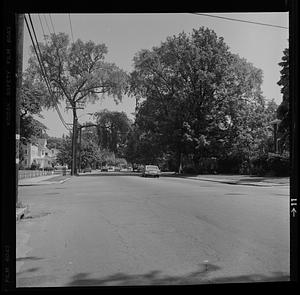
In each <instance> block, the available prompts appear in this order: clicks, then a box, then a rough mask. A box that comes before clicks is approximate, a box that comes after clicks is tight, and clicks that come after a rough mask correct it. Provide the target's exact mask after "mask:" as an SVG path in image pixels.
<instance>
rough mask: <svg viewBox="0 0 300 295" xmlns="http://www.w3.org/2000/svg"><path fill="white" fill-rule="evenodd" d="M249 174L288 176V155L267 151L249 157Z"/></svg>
mask: <svg viewBox="0 0 300 295" xmlns="http://www.w3.org/2000/svg"><path fill="white" fill-rule="evenodd" d="M251 174H256V175H260V176H264V175H267V174H268V175H273V176H289V175H290V157H289V155H288V154H287V153H283V154H281V155H280V154H274V153H268V154H265V155H259V156H256V157H254V158H253V159H251Z"/></svg>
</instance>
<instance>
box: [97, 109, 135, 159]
mask: <svg viewBox="0 0 300 295" xmlns="http://www.w3.org/2000/svg"><path fill="white" fill-rule="evenodd" d="M94 116H95V117H96V120H97V125H98V127H97V135H98V144H99V146H100V147H101V149H106V150H109V151H111V152H113V153H115V154H116V155H117V156H123V155H124V152H125V148H126V142H127V137H128V134H129V132H130V129H131V124H132V122H131V121H130V120H129V118H128V117H127V115H126V114H125V113H124V112H110V111H108V110H106V109H105V110H103V111H100V112H97V113H95V114H94Z"/></svg>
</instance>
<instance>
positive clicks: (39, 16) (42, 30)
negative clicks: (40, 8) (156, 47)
mask: <svg viewBox="0 0 300 295" xmlns="http://www.w3.org/2000/svg"><path fill="white" fill-rule="evenodd" d="M38 17H39V21H40V24H41V28H42V32H43V37H44V39H45V36H46V34H45V32H44V27H43V24H42V20H41V18H40V15H39V14H38Z"/></svg>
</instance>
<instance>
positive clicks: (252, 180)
mask: <svg viewBox="0 0 300 295" xmlns="http://www.w3.org/2000/svg"><path fill="white" fill-rule="evenodd" d="M178 177H183V178H189V179H195V180H205V181H212V182H219V183H227V184H235V185H250V186H265V187H269V186H289V185H290V178H289V177H261V176H252V175H215V174H212V175H191V176H188V175H182V176H181V175H178Z"/></svg>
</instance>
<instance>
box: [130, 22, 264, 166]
mask: <svg viewBox="0 0 300 295" xmlns="http://www.w3.org/2000/svg"><path fill="white" fill-rule="evenodd" d="M130 81H131V83H130V90H129V91H130V93H131V94H132V95H134V96H135V97H136V98H138V99H141V98H142V99H143V101H142V102H141V103H140V105H139V108H138V113H137V116H136V124H137V126H138V128H139V129H140V130H141V132H143V137H142V138H144V140H143V142H144V143H147V141H148V142H151V143H152V145H153V146H156V147H157V149H155V148H153V147H152V149H151V151H153V152H156V151H157V153H158V154H159V153H160V154H161V155H160V156H162V154H163V153H164V154H172V155H173V156H175V157H176V158H177V165H178V167H179V170H181V166H182V159H183V156H184V155H189V154H190V155H192V158H193V159H194V161H195V163H196V162H197V161H198V160H199V158H201V157H209V156H213V155H216V154H217V155H219V152H220V151H221V150H223V151H225V150H230V148H231V147H232V146H231V144H230V139H234V137H235V136H236V133H237V132H238V128H239V126H240V123H241V119H240V118H239V116H241V112H242V110H244V112H245V115H246V110H247V108H248V107H249V105H253V106H254V105H259V104H262V103H263V98H262V96H261V89H260V85H261V82H262V72H261V70H259V69H257V68H255V67H254V66H253V65H252V64H250V63H248V62H247V61H246V60H245V59H242V58H240V57H239V56H237V55H234V54H232V53H230V51H229V49H228V46H227V45H226V44H225V43H224V40H223V38H219V37H217V35H216V34H215V33H214V32H213V31H211V30H209V29H206V28H204V27H201V28H199V29H198V30H195V29H194V30H193V32H192V33H191V34H186V33H184V32H183V33H181V34H179V35H178V36H173V37H168V38H167V40H166V41H165V42H162V43H161V45H160V46H159V47H153V48H152V50H142V51H140V52H138V53H137V54H136V56H135V58H134V71H133V72H132V73H131V80H130ZM237 113H238V114H239V115H237ZM141 144H142V143H141ZM157 156H159V155H157Z"/></svg>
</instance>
